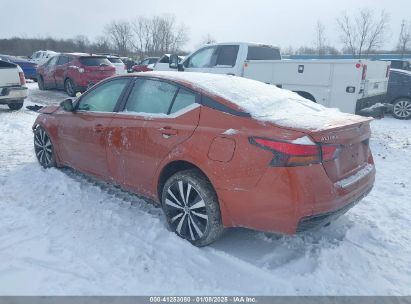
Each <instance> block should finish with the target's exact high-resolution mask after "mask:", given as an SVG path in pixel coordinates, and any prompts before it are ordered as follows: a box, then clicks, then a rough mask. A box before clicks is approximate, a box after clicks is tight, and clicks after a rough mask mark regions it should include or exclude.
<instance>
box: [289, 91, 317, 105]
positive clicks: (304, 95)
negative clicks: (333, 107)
mask: <svg viewBox="0 0 411 304" xmlns="http://www.w3.org/2000/svg"><path fill="white" fill-rule="evenodd" d="M294 92H295V93H297V94H298V95H300V96H301V97H303V98H305V99H308V100H311V101H313V102H315V103H317V101H316V100H315V97H314V96H313V95H312V94H311V93H308V92H306V91H294Z"/></svg>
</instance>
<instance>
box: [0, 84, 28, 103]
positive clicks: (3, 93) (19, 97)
mask: <svg viewBox="0 0 411 304" xmlns="http://www.w3.org/2000/svg"><path fill="white" fill-rule="evenodd" d="M27 94H28V90H27V88H26V87H20V86H16V87H5V88H0V104H10V103H13V102H21V101H23V100H24V99H25V98H26V97H27Z"/></svg>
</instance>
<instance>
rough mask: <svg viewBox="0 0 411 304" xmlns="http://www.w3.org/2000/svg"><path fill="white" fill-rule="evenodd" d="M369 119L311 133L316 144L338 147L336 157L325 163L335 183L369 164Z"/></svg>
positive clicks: (325, 167)
mask: <svg viewBox="0 0 411 304" xmlns="http://www.w3.org/2000/svg"><path fill="white" fill-rule="evenodd" d="M370 121H371V119H369V118H364V119H361V120H359V121H357V122H351V123H349V124H346V125H342V124H340V125H338V124H337V125H334V126H333V127H330V128H327V129H323V130H321V131H316V132H312V133H310V136H311V137H312V138H313V139H314V142H316V143H317V144H320V145H321V146H337V151H336V153H335V157H333V158H332V159H330V160H326V161H323V166H324V169H325V171H326V173H327V175H328V177H329V178H330V179H331V181H333V182H337V181H339V180H342V179H344V178H347V177H348V176H351V175H352V174H355V173H356V172H357V171H359V170H361V169H362V168H364V167H365V166H366V165H367V164H368V158H369V153H370V152H369V139H370V136H371V129H370Z"/></svg>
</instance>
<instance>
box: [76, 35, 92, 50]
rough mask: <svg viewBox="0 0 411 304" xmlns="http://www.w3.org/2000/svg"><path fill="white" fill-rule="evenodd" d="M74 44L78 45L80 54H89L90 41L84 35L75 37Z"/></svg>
mask: <svg viewBox="0 0 411 304" xmlns="http://www.w3.org/2000/svg"><path fill="white" fill-rule="evenodd" d="M73 42H74V43H75V44H76V45H77V48H78V51H79V52H88V51H89V50H88V47H89V45H90V40H88V38H87V37H86V36H84V35H77V36H76V37H74V39H73Z"/></svg>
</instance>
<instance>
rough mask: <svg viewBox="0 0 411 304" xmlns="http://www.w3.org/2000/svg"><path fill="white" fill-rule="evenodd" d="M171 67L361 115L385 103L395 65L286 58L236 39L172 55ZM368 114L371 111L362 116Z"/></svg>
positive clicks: (276, 51)
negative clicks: (251, 83) (243, 81)
mask: <svg viewBox="0 0 411 304" xmlns="http://www.w3.org/2000/svg"><path fill="white" fill-rule="evenodd" d="M170 68H174V69H178V70H179V71H185V72H204V73H218V74H229V75H235V76H240V77H245V78H250V79H254V80H259V81H262V82H265V83H267V84H272V85H276V86H278V87H280V88H283V89H287V90H291V91H294V92H297V93H298V94H300V95H301V96H303V97H305V98H307V99H310V100H312V101H314V102H317V103H319V104H322V105H324V106H327V107H332V108H339V109H340V110H341V111H343V112H347V113H357V114H361V112H362V111H364V109H366V108H370V107H371V106H374V105H375V104H377V103H382V102H384V98H385V94H386V92H387V85H388V74H389V68H390V63H389V62H384V61H371V60H363V59H361V60H356V59H351V60H338V59H336V60H321V59H317V60H282V58H281V53H280V49H279V48H278V47H274V46H271V45H265V44H258V43H249V42H234V43H216V44H208V45H205V46H203V47H201V48H200V49H198V50H196V51H194V52H193V53H191V54H190V55H189V56H187V57H186V58H185V60H184V61H182V62H181V63H177V61H176V57H175V56H174V55H173V56H171V58H170ZM373 108H374V109H375V108H378V107H375V106H374V107H373ZM367 110H368V111H367ZM367 113H370V110H369V109H366V110H365V112H364V113H363V114H367Z"/></svg>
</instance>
